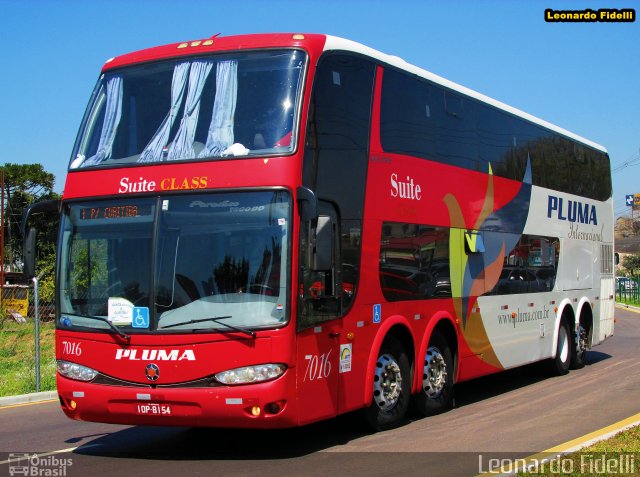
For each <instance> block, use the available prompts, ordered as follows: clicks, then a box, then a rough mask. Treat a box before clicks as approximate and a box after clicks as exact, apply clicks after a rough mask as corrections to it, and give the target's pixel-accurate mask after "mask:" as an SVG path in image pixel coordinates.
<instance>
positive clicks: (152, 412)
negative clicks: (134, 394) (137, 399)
mask: <svg viewBox="0 0 640 477" xmlns="http://www.w3.org/2000/svg"><path fill="white" fill-rule="evenodd" d="M136 412H137V414H143V415H149V416H170V415H171V406H170V405H169V404H156V403H145V404H136Z"/></svg>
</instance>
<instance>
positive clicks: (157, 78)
mask: <svg viewBox="0 0 640 477" xmlns="http://www.w3.org/2000/svg"><path fill="white" fill-rule="evenodd" d="M305 61H306V56H305V54H304V53H303V52H301V51H297V50H269V51H261V52H257V51H251V52H240V53H235V54H233V55H231V54H226V55H216V56H207V57H200V58H187V59H178V60H171V61H163V62H158V63H151V64H145V65H140V66H132V67H128V68H124V69H120V70H116V71H113V72H109V73H106V74H104V75H103V76H101V78H100V79H99V80H98V84H97V85H96V88H95V90H94V93H93V96H92V99H91V101H90V103H89V107H88V108H87V112H86V113H85V118H84V121H83V124H82V128H81V130H80V133H79V136H78V139H77V141H76V146H75V149H74V152H73V156H72V159H71V164H70V168H71V169H77V168H85V167H93V166H113V165H120V164H136V163H155V162H163V161H176V160H203V159H210V158H223V157H231V156H264V155H282V154H288V153H290V152H292V151H293V150H294V148H295V138H296V137H297V134H296V132H297V118H298V109H299V108H298V106H299V103H300V101H299V98H300V92H301V86H302V82H301V77H302V74H303V71H304V64H305Z"/></svg>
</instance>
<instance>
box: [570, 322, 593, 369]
mask: <svg viewBox="0 0 640 477" xmlns="http://www.w3.org/2000/svg"><path fill="white" fill-rule="evenodd" d="M588 346H589V330H587V329H586V328H584V327H583V326H582V324H579V325H578V332H577V333H576V336H575V337H574V348H573V354H572V355H571V369H580V368H584V365H585V363H586V360H587V348H588Z"/></svg>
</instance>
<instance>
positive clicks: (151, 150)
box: [138, 63, 191, 162]
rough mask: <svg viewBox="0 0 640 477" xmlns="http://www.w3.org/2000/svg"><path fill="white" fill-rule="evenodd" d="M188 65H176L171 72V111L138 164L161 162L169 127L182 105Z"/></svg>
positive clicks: (167, 139)
mask: <svg viewBox="0 0 640 477" xmlns="http://www.w3.org/2000/svg"><path fill="white" fill-rule="evenodd" d="M190 66H191V64H190V63H178V64H177V65H176V67H175V69H174V70H173V80H172V82H171V109H170V110H169V113H168V114H167V116H166V117H165V118H164V121H162V124H161V125H160V127H159V128H158V130H157V131H156V133H155V134H154V135H153V138H151V141H150V142H149V144H147V147H145V148H144V150H143V151H142V153H141V154H140V158H139V159H138V162H158V161H161V160H162V150H163V149H164V147H165V146H166V145H167V143H168V142H169V133H170V132H171V126H173V122H174V121H175V119H176V116H177V115H178V110H179V109H180V105H181V104H182V98H183V97H184V90H185V86H186V84H187V77H188V76H187V74H188V73H189V67H190Z"/></svg>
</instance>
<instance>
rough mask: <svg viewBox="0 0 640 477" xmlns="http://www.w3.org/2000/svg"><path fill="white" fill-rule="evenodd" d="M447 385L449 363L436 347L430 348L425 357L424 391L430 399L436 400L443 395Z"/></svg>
mask: <svg viewBox="0 0 640 477" xmlns="http://www.w3.org/2000/svg"><path fill="white" fill-rule="evenodd" d="M446 384H447V363H446V361H445V360H444V357H443V356H442V353H441V352H440V350H439V349H438V348H436V347H435V346H431V347H429V349H428V350H427V354H426V356H425V357H424V370H423V372H422V389H423V390H424V392H425V394H426V395H427V397H428V398H430V399H434V398H437V397H438V396H440V394H442V390H443V389H444V388H445V386H446Z"/></svg>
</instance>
